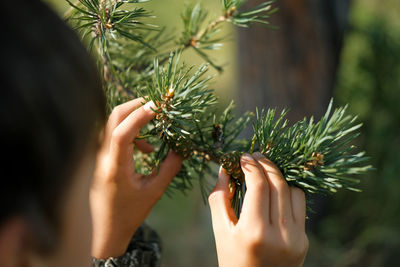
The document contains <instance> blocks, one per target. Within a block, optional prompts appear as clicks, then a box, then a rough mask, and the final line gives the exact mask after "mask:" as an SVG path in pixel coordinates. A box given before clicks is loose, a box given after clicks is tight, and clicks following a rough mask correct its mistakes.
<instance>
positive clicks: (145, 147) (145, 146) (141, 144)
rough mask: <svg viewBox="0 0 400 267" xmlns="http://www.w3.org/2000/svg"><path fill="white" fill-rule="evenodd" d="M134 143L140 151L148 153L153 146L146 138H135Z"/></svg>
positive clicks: (152, 149)
mask: <svg viewBox="0 0 400 267" xmlns="http://www.w3.org/2000/svg"><path fill="white" fill-rule="evenodd" d="M134 143H135V144H136V147H137V148H138V149H139V150H140V151H142V152H143V153H146V154H148V153H151V152H153V151H154V147H153V146H152V145H151V144H149V143H147V141H146V140H143V139H136V140H135V141H134Z"/></svg>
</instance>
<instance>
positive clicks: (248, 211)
mask: <svg viewBox="0 0 400 267" xmlns="http://www.w3.org/2000/svg"><path fill="white" fill-rule="evenodd" d="M240 164H241V166H242V170H243V173H244V178H245V181H246V187H247V190H246V195H245V197H244V202H243V208H242V215H241V218H242V217H244V218H254V216H255V217H256V219H257V220H259V219H260V218H261V219H262V221H267V222H270V214H269V213H270V207H269V206H270V196H269V194H270V189H269V186H268V182H267V178H266V177H265V174H264V172H263V170H262V168H261V166H260V165H259V164H258V162H257V161H256V160H255V159H254V158H253V157H252V156H250V155H249V154H243V156H242V157H241V160H240Z"/></svg>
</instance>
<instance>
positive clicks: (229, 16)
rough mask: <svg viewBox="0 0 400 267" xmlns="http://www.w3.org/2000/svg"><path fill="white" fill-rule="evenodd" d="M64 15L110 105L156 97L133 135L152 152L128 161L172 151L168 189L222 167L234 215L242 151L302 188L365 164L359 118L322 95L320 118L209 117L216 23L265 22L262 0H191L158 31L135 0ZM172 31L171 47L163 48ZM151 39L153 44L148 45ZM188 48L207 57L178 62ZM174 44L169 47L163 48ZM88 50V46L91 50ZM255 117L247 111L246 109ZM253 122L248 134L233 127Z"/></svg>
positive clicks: (202, 180)
mask: <svg viewBox="0 0 400 267" xmlns="http://www.w3.org/2000/svg"><path fill="white" fill-rule="evenodd" d="M67 1H68V3H70V5H71V6H72V8H73V11H70V12H69V16H68V21H69V22H70V23H71V24H72V25H74V28H75V29H76V31H77V32H79V33H80V34H81V36H82V39H83V40H85V41H86V42H87V43H88V48H89V50H91V51H92V48H93V47H94V46H95V47H96V48H97V49H96V50H95V51H96V52H97V58H98V64H99V66H100V68H101V70H102V71H103V76H104V77H103V78H104V79H103V82H104V88H105V90H106V93H107V97H108V105H109V107H110V110H111V108H113V107H114V106H116V105H118V104H119V103H122V102H124V101H126V100H128V99H130V98H133V97H136V96H143V97H144V98H145V100H146V101H150V100H151V101H153V102H154V103H155V104H156V109H155V110H154V111H155V112H156V117H155V119H154V120H152V121H151V123H150V124H149V125H147V126H146V127H145V128H144V129H143V130H142V132H141V135H140V137H138V138H143V139H147V140H148V141H149V142H150V143H152V144H154V146H155V147H156V151H155V152H154V153H151V154H149V155H145V154H143V153H141V152H139V151H136V152H135V164H136V169H137V170H138V171H139V172H141V173H144V174H147V173H151V172H152V171H153V170H154V169H157V168H159V166H160V163H161V162H162V161H163V159H164V158H165V157H166V156H167V153H168V151H169V150H170V149H172V150H174V151H176V152H177V153H178V154H180V155H181V156H182V157H184V158H185V160H184V161H183V165H182V169H181V171H180V172H179V174H178V175H177V177H176V178H175V179H174V180H173V181H172V183H171V186H170V188H169V189H168V191H167V194H168V195H170V194H172V192H173V191H172V190H174V189H175V190H179V191H181V192H183V193H185V192H187V190H189V189H191V188H192V187H193V182H194V181H198V182H199V184H200V186H201V192H202V194H203V197H204V199H206V196H207V194H208V192H209V189H210V186H209V185H208V183H207V180H206V177H207V176H208V175H213V176H215V174H214V173H213V172H214V171H213V165H222V166H223V167H224V168H225V169H226V171H227V172H228V173H229V174H230V175H231V177H232V179H231V186H232V188H234V190H235V193H234V199H233V201H232V206H233V207H234V209H235V211H236V213H237V216H239V214H240V210H241V206H242V204H243V197H244V195H245V193H246V185H245V180H244V177H243V172H242V170H241V166H240V157H241V155H242V154H243V153H252V152H260V153H262V154H263V155H265V156H266V157H267V158H269V159H270V160H271V161H272V162H274V163H275V164H276V165H277V167H278V168H279V169H280V171H281V172H282V174H283V175H284V177H285V179H286V180H287V182H288V183H289V184H290V185H293V186H297V187H299V188H301V189H303V190H304V191H305V192H307V193H310V194H311V193H322V194H330V193H334V192H336V191H337V190H339V189H342V188H343V189H348V190H354V191H358V189H356V187H357V184H358V182H359V180H358V179H356V178H355V177H354V176H355V175H360V174H363V173H365V172H367V171H369V170H371V169H372V167H371V166H370V165H368V164H366V162H367V160H368V157H366V156H365V154H364V152H359V151H358V150H357V149H356V148H355V146H354V144H353V143H354V140H355V138H356V137H357V136H358V135H359V128H360V127H361V124H358V123H357V122H356V117H352V116H348V115H346V107H344V108H337V109H335V110H333V108H332V101H331V103H330V104H329V107H328V110H327V112H326V114H325V115H324V116H323V117H322V118H321V120H319V121H317V122H314V120H313V118H310V119H303V120H302V121H299V122H296V123H294V124H293V125H291V126H290V125H289V123H288V121H287V120H286V119H285V116H286V113H287V112H286V111H283V112H282V113H281V114H279V115H277V114H276V111H275V110H273V109H268V110H261V111H258V110H257V112H256V115H254V114H253V113H251V112H248V113H246V114H244V115H243V116H241V117H239V118H237V117H235V116H234V115H233V110H234V105H233V103H231V104H230V105H228V107H227V108H226V109H225V111H224V112H223V113H222V114H221V116H216V115H215V113H216V105H217V102H218V101H217V98H216V96H215V94H214V90H213V89H211V88H210V86H209V83H210V81H211V79H212V78H213V76H209V75H207V70H208V65H211V66H213V67H214V68H216V69H220V67H219V66H217V65H216V64H215V63H214V62H213V61H212V60H210V58H209V56H208V55H207V53H206V51H207V50H215V49H217V48H218V47H219V46H220V44H219V42H220V41H222V40H223V39H225V38H223V37H218V36H217V35H218V33H219V31H220V26H221V25H222V24H223V23H226V22H230V23H233V24H234V25H237V26H240V27H249V26H250V25H251V24H253V23H262V24H265V25H268V21H267V19H268V18H269V17H270V15H271V14H273V13H274V12H275V11H276V9H272V8H271V4H272V1H267V2H264V3H262V4H260V5H258V6H256V7H254V8H251V9H249V10H244V11H242V8H243V4H244V3H245V2H247V1H246V0H222V1H221V3H222V7H223V14H222V15H220V16H217V17H216V19H214V20H211V21H210V22H208V23H205V21H206V20H207V17H208V15H207V12H206V10H205V9H203V8H202V7H201V6H200V5H194V6H190V7H188V8H187V9H186V10H185V11H184V13H183V14H182V19H183V23H184V30H183V33H182V35H181V38H179V39H177V38H176V36H174V35H171V36H166V34H165V28H162V29H161V30H155V29H156V28H155V26H153V25H150V24H146V23H144V22H142V19H145V18H149V17H150V13H149V12H148V11H146V10H144V9H143V8H135V7H132V6H131V5H125V4H134V3H139V2H145V1H144V0H119V1H118V0H78V2H77V3H72V2H71V1H69V0H67ZM173 40H176V43H175V44H178V47H179V49H175V50H174V49H172V48H171V42H172V41H173ZM155 47H156V48H157V50H156V49H155ZM188 48H193V49H194V50H195V51H196V52H197V53H198V54H199V55H200V56H201V57H202V58H203V59H204V60H205V61H206V63H207V64H203V65H201V66H200V67H199V68H198V69H197V70H196V69H195V68H193V67H186V66H185V64H183V63H181V62H180V56H181V54H182V52H183V51H184V50H186V49H188ZM171 49H172V51H174V52H171V53H170V52H169V51H171ZM92 52H93V51H92ZM254 117H255V118H254ZM250 123H252V124H253V131H254V135H253V138H252V139H251V140H247V139H240V138H239V135H240V133H241V132H242V131H243V130H244V129H245V128H246V127H247V126H248V125H249V124H250Z"/></svg>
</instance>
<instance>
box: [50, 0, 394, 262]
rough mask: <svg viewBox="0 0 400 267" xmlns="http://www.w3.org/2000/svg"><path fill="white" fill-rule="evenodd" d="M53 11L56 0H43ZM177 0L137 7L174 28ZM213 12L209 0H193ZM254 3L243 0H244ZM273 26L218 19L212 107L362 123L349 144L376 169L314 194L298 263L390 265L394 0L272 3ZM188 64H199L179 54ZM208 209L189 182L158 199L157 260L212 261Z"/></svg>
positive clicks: (215, 4)
mask: <svg viewBox="0 0 400 267" xmlns="http://www.w3.org/2000/svg"><path fill="white" fill-rule="evenodd" d="M48 2H50V3H51V4H52V5H53V6H54V7H55V8H56V9H57V10H58V11H59V12H60V14H62V13H63V12H65V10H66V8H67V5H66V3H65V2H64V1H60V0H57V1H56V0H48ZM185 2H188V1H187V0H186V1H183V0H153V1H151V2H149V3H146V4H144V6H145V7H146V8H147V9H149V10H153V11H154V14H155V15H156V16H157V18H156V19H154V20H155V22H154V23H155V24H158V25H167V26H168V28H170V29H176V30H179V29H180V27H181V23H180V13H181V11H182V10H183V8H184V3H185ZM201 2H202V3H203V4H204V5H206V6H207V7H208V8H209V10H210V13H211V14H213V13H215V14H216V15H217V14H219V11H220V1H219V0H203V1H201ZM257 2H259V1H252V0H249V5H251V6H253V5H255V4H256V3H257ZM276 6H277V7H279V11H278V13H276V14H275V15H274V16H273V19H272V21H271V22H272V24H273V25H275V26H278V27H279V29H278V30H271V29H266V28H263V27H258V26H255V27H253V28H251V29H244V30H243V29H239V30H238V29H236V28H233V27H230V25H226V27H225V28H224V34H226V35H227V36H228V37H229V39H230V41H228V42H227V43H225V45H224V48H223V49H222V50H220V51H218V52H217V53H214V54H213V57H214V58H216V61H217V62H218V63H219V64H222V65H224V66H225V67H226V68H225V71H224V72H223V73H222V74H221V75H220V76H219V77H217V78H216V79H215V83H214V87H215V88H216V90H217V94H218V95H219V96H220V102H221V105H225V104H226V103H227V102H229V101H230V99H236V103H237V106H238V112H243V111H244V110H253V111H254V110H255V107H256V106H258V107H278V108H283V107H288V108H290V110H291V112H290V118H291V120H292V121H293V120H297V119H301V118H303V117H304V116H310V115H314V116H315V117H317V118H318V117H319V116H321V114H322V112H323V111H324V110H325V109H326V107H327V104H328V102H329V100H330V98H331V97H334V99H335V105H337V106H338V105H345V104H349V111H350V112H351V113H353V114H357V115H358V116H359V121H361V122H363V123H364V127H363V128H362V135H361V137H360V138H359V139H358V144H357V145H358V146H359V147H360V148H361V149H364V150H366V151H367V153H368V154H369V155H370V156H371V164H373V165H374V167H375V168H376V171H374V172H372V173H370V174H369V175H367V176H365V177H361V179H362V181H361V184H360V188H361V189H362V190H363V192H362V193H354V192H346V191H343V192H339V193H337V194H336V195H334V196H332V197H318V198H315V199H314V207H313V208H314V210H316V211H317V212H316V214H310V215H309V216H310V219H309V220H308V226H307V228H308V229H307V231H308V236H309V239H310V249H309V254H308V256H307V259H306V262H305V265H304V266H309V267H314V266H315V267H316V266H319V267H324V266H337V267H350V266H354V267H358V266H360V267H361V266H367V267H378V266H398V258H397V257H398V255H399V254H400V193H399V192H400V175H399V173H400V160H399V158H398V156H399V151H400V18H399V14H400V1H398V0H351V1H350V0H324V1H318V0H297V1H293V0H292V1H290V0H279V1H277V3H276ZM186 61H188V63H190V64H199V63H202V60H201V59H200V58H198V57H197V56H196V55H194V54H187V55H186ZM210 221H211V220H210V214H209V210H208V207H207V206H206V205H204V204H203V202H202V198H201V195H200V192H199V190H198V187H196V186H195V188H194V189H193V191H192V192H190V193H189V194H188V195H187V196H183V195H181V194H179V193H177V194H176V195H175V196H174V197H173V198H167V197H164V198H163V199H162V200H161V201H160V202H159V203H158V204H157V206H156V208H155V209H154V211H153V212H152V214H151V215H150V218H149V219H148V223H149V224H150V225H151V226H152V227H153V228H155V229H156V230H157V231H158V232H159V234H160V235H161V237H162V239H163V246H164V260H163V266H166V267H167V266H168V267H169V266H174V267H183V266H185V267H186V266H192V267H197V266H198V267H200V266H217V260H216V252H215V245H214V240H213V235H212V228H211V224H210Z"/></svg>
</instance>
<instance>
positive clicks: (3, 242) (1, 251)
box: [0, 216, 29, 267]
mask: <svg viewBox="0 0 400 267" xmlns="http://www.w3.org/2000/svg"><path fill="white" fill-rule="evenodd" d="M28 233H29V230H28V227H27V223H26V222H25V221H24V220H23V218H22V217H18V216H16V217H13V218H10V219H7V220H6V221H5V222H4V223H2V224H1V225H0V266H4V267H22V266H23V267H27V266H29V264H27V262H26V256H25V255H26V252H27V249H28V247H27V246H28V242H27V239H28V238H27V237H28Z"/></svg>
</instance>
